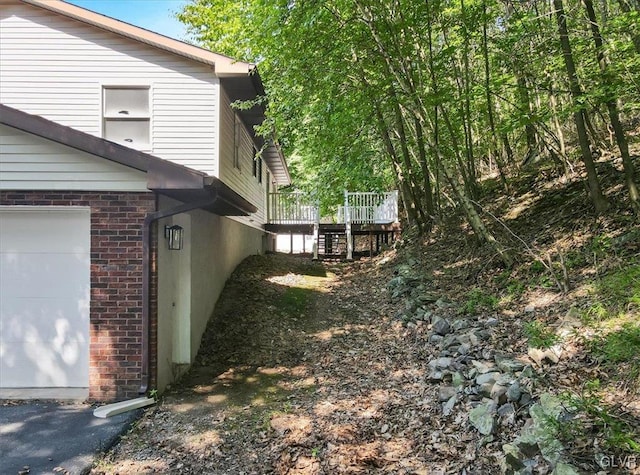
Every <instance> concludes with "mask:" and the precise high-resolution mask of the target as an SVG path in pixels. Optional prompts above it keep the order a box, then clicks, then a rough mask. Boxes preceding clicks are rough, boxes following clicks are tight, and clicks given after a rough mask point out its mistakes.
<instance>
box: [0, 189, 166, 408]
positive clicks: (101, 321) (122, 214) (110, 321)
mask: <svg viewBox="0 0 640 475" xmlns="http://www.w3.org/2000/svg"><path fill="white" fill-rule="evenodd" d="M0 205H23V206H24V205H28V206H87V207H90V208H91V304H90V305H91V306H90V330H89V332H90V338H91V342H90V356H89V358H90V361H89V399H91V400H99V401H113V400H122V399H127V398H131V397H136V396H137V395H138V389H139V387H140V376H141V361H142V356H141V353H140V351H141V344H140V343H141V329H142V251H143V247H142V246H143V243H142V227H143V221H144V217H145V215H146V214H147V213H148V212H150V211H155V209H156V199H155V195H154V194H153V193H134V192H113V193H112V192H109V193H104V192H64V191H46V192H42V191H24V192H21V191H0ZM155 254H156V253H155V252H153V253H152V255H153V256H155ZM154 261H155V259H152V263H151V269H152V274H153V275H152V277H151V284H152V286H151V289H150V295H151V296H152V297H151V308H150V320H151V327H152V330H153V329H155V328H156V326H155V323H154V320H155V318H154V316H155V315H157V313H156V311H155V308H156V296H157V291H156V288H157V287H156V285H155V283H156V282H157V279H156V277H155V269H156V266H155V263H154ZM153 340H155V338H153ZM152 344H153V341H152ZM154 346H155V345H154ZM156 354H157V353H156V351H152V352H150V358H151V361H152V368H153V367H155V361H154V359H155V355H156ZM151 374H154V372H152V373H151ZM151 387H152V386H151Z"/></svg>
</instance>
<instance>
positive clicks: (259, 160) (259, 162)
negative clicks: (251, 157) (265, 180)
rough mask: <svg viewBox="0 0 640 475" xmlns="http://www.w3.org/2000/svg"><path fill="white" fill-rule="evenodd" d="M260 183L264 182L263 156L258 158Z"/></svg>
mask: <svg viewBox="0 0 640 475" xmlns="http://www.w3.org/2000/svg"><path fill="white" fill-rule="evenodd" d="M258 183H262V158H258Z"/></svg>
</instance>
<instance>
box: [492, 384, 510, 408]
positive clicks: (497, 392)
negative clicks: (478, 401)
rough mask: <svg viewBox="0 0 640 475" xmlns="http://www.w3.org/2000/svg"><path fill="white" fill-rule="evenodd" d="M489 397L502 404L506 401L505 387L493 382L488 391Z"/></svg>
mask: <svg viewBox="0 0 640 475" xmlns="http://www.w3.org/2000/svg"><path fill="white" fill-rule="evenodd" d="M490 396H491V399H493V400H494V401H495V402H496V403H498V404H504V403H505V402H507V388H506V386H502V385H501V384H498V383H496V384H494V385H493V387H492V388H491V393H490Z"/></svg>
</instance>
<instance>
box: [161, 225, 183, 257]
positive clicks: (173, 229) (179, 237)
mask: <svg viewBox="0 0 640 475" xmlns="http://www.w3.org/2000/svg"><path fill="white" fill-rule="evenodd" d="M164 237H165V239H166V240H167V245H168V246H169V250H171V251H179V250H180V249H182V241H183V238H184V228H183V227H182V226H178V225H177V224H174V225H173V226H165V227H164Z"/></svg>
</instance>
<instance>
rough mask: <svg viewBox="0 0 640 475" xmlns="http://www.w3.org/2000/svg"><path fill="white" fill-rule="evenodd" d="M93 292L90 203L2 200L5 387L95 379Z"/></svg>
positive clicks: (0, 380) (0, 385)
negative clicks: (92, 370) (8, 202)
mask: <svg viewBox="0 0 640 475" xmlns="http://www.w3.org/2000/svg"><path fill="white" fill-rule="evenodd" d="M89 296H90V210H89V209H88V208H75V207H65V208H58V207H33V208H32V207H0V360H1V362H0V389H2V390H4V389H6V388H40V392H39V393H38V397H61V396H64V394H63V393H60V391H59V389H61V388H87V387H88V386H89ZM44 388H50V389H51V391H50V392H49V393H48V392H47V390H46V389H44ZM56 389H57V390H56ZM5 392H6V391H5ZM14 393H15V394H16V395H17V396H20V395H21V393H20V391H14ZM23 393H24V395H25V396H26V397H28V396H29V394H28V391H23Z"/></svg>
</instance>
